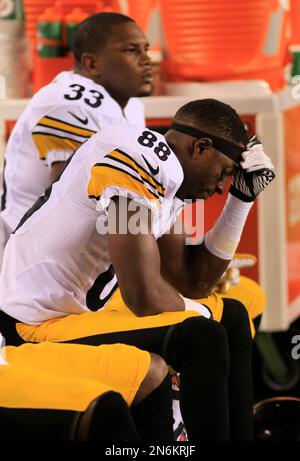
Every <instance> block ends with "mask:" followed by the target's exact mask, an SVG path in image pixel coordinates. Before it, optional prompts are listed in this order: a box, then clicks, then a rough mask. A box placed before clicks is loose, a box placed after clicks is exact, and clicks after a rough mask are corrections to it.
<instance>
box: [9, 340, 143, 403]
mask: <svg viewBox="0 0 300 461" xmlns="http://www.w3.org/2000/svg"><path fill="white" fill-rule="evenodd" d="M6 359H7V361H8V363H9V364H10V365H11V366H13V367H27V368H28V369H34V370H36V371H37V372H40V373H47V374H50V375H52V376H57V377H60V378H74V379H78V378H80V379H83V380H88V381H91V382H95V383H101V384H103V385H105V386H107V387H109V388H110V389H113V390H115V391H117V392H120V393H121V394H122V396H123V397H124V398H125V400H126V401H127V403H129V404H130V403H131V402H132V399H133V398H134V396H135V394H136V392H137V390H138V388H139V386H140V384H141V382H142V381H143V380H144V378H145V376H146V374H147V372H148V370H149V367H150V362H151V358H150V354H149V353H148V352H146V351H142V350H139V349H137V348H135V347H132V346H127V345H125V344H112V345H102V346H86V345H79V344H59V343H49V342H45V343H40V344H24V345H22V346H19V347H7V348H6Z"/></svg>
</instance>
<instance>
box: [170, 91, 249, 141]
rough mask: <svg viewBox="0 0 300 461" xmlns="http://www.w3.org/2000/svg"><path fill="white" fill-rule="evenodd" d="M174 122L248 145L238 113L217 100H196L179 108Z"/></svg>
mask: <svg viewBox="0 0 300 461" xmlns="http://www.w3.org/2000/svg"><path fill="white" fill-rule="evenodd" d="M173 120H174V122H181V123H182V122H183V123H184V122H187V123H192V124H193V125H194V126H195V127H199V125H200V128H202V129H203V131H208V132H210V130H211V134H215V135H217V136H220V137H223V138H225V139H227V140H229V141H236V142H238V143H239V142H241V143H243V144H244V145H246V144H247V143H248V140H249V139H248V136H247V132H246V130H245V126H244V124H243V122H242V120H241V119H240V117H239V115H238V113H237V112H236V111H235V110H234V109H233V108H232V107H231V106H229V105H228V104H224V103H223V102H221V101H218V100H217V99H197V100H196V101H191V102H188V103H187V104H185V105H184V106H182V107H180V109H179V110H178V111H177V112H176V114H175V116H174V118H173Z"/></svg>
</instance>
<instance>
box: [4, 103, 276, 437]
mask: <svg viewBox="0 0 300 461" xmlns="http://www.w3.org/2000/svg"><path fill="white" fill-rule="evenodd" d="M116 133H117V136H116ZM231 175H232V184H231V187H230V193H229V194H228V198H227V201H226V205H225V207H224V209H223V211H222V213H221V214H220V216H219V218H218V219H217V221H216V222H215V224H214V226H213V228H212V229H211V230H210V231H209V232H208V233H207V234H206V235H205V237H204V241H203V242H201V243H199V244H198V245H192V246H191V245H190V246H187V245H186V244H185V235H184V232H178V231H176V229H177V228H176V219H177V215H178V210H179V209H180V207H182V206H183V203H182V201H183V200H184V199H186V198H188V199H192V200H196V199H207V198H208V197H210V196H211V195H213V194H214V193H219V194H221V193H224V191H225V185H226V180H227V178H228V176H231ZM274 176H275V173H274V168H273V165H272V162H271V160H270V159H269V158H268V157H267V155H266V154H265V153H264V151H263V148H262V145H261V144H260V143H259V142H258V141H257V140H255V139H251V140H250V141H249V139H248V138H247V136H246V133H245V130H244V126H243V123H242V122H241V120H240V118H239V116H238V115H237V113H236V112H235V111H234V110H233V109H232V108H231V107H230V106H227V105H226V104H223V103H221V102H219V101H216V100H211V99H209V100H198V101H193V102H191V103H188V104H186V105H185V106H183V107H182V108H181V109H179V111H178V112H177V114H176V115H175V117H174V121H173V124H172V126H171V129H170V130H169V131H168V132H167V134H166V136H165V137H163V136H161V135H160V134H158V133H155V132H152V131H150V130H147V129H145V128H140V127H136V126H129V125H128V126H124V125H120V126H118V127H112V126H111V127H105V128H103V130H102V131H101V133H98V134H96V135H95V136H93V137H92V138H91V139H90V140H88V141H87V142H86V143H84V145H82V146H81V147H80V148H79V149H78V150H77V152H76V153H75V155H74V156H73V157H72V159H71V161H70V163H69V165H68V167H67V168H66V169H65V170H64V172H63V174H62V176H61V177H60V179H59V180H58V181H57V182H55V183H54V184H53V186H52V187H51V188H49V189H48V191H47V192H46V193H45V195H44V196H43V197H41V199H40V200H39V201H37V202H36V203H35V205H34V206H33V207H32V209H31V210H29V211H28V213H27V214H26V215H25V216H24V218H23V219H22V220H21V222H20V224H19V226H18V228H17V230H16V232H15V233H14V234H13V235H12V236H11V238H10V240H9V242H8V245H7V248H6V251H5V256H4V264H3V271H2V277H1V287H0V292H1V307H2V309H3V312H2V313H1V321H2V325H3V328H4V327H5V329H6V332H5V335H6V339H7V340H8V341H10V342H12V343H13V342H18V341H22V340H23V341H34V342H40V341H45V340H50V341H60V342H61V341H66V342H68V341H71V342H79V343H83V344H97V345H99V344H103V343H114V342H121V343H128V344H133V345H136V346H138V347H140V348H141V349H145V350H148V351H150V352H154V353H157V354H159V355H161V356H162V357H163V358H164V359H165V361H166V362H167V363H168V365H170V366H171V367H172V368H173V369H174V370H176V371H178V372H180V373H181V393H180V404H181V410H182V414H183V418H184V423H185V426H186V428H187V432H188V436H189V439H190V440H228V439H229V438H230V440H249V439H251V432H252V392H251V382H252V379H251V334H250V326H249V319H248V315H247V312H246V310H245V309H244V306H243V305H242V304H241V303H239V302H238V301H234V300H231V299H226V300H223V303H222V305H221V306H220V305H219V304H218V303H216V304H215V305H214V304H213V303H212V304H209V298H206V299H207V302H206V301H205V300H203V297H206V296H208V295H209V294H210V292H211V289H212V288H213V287H214V286H215V284H216V282H217V280H218V279H219V278H220V276H221V275H222V274H223V272H224V270H225V269H226V267H227V265H228V263H229V262H230V260H231V259H232V257H233V255H234V253H235V250H236V247H237V245H238V242H239V239H240V236H241V233H242V230H243V227H244V224H245V221H246V219H247V215H248V213H249V211H250V209H251V207H252V204H253V202H254V200H255V199H256V197H257V195H258V194H259V193H260V192H262V191H263V190H264V189H265V187H266V186H267V185H268V184H269V182H270V181H272V179H274ZM172 202H173V204H174V206H173V207H170V203H171V204H172ZM124 204H125V206H124ZM135 207H138V209H139V211H140V212H141V214H140V215H139V217H138V220H137V221H138V222H139V226H138V231H137V232H136V230H137V226H133V227H132V222H133V223H134V221H135V218H136V216H135V215H136V209H135ZM122 213H125V220H122V219H121V218H122ZM116 216H117V217H118V220H117V221H114V219H113V218H115V217H116ZM119 219H121V221H119ZM124 222H125V229H124ZM110 224H112V227H109V226H110ZM114 226H115V227H114ZM174 226H175V227H174ZM174 229H175V230H174ZM116 283H118V285H119V287H120V291H121V294H122V298H121V297H120V296H118V295H117V296H115V295H116V293H118V292H115V294H114V295H113V293H114V291H115V290H116V286H117V285H116ZM179 293H180V294H179ZM191 298H192V299H191ZM199 300H200V302H199ZM205 304H207V305H209V307H207V306H206V305H205ZM212 315H213V319H214V320H212V319H211V316H212ZM218 322H220V323H218ZM229 357H230V365H229ZM198 378H199V379H198ZM227 383H228V386H227Z"/></svg>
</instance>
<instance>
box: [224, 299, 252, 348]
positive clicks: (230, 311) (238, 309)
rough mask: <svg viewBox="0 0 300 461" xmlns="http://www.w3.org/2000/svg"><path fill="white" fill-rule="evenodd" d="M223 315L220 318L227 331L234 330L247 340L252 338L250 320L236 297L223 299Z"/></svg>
mask: <svg viewBox="0 0 300 461" xmlns="http://www.w3.org/2000/svg"><path fill="white" fill-rule="evenodd" d="M223 304H224V306H223V315H222V319H221V323H222V325H224V327H225V329H226V331H227V333H228V331H229V330H236V331H237V332H238V333H239V334H240V335H243V337H244V338H245V339H247V340H249V341H251V340H252V336H251V329H250V321H249V315H248V312H247V309H246V308H245V306H244V305H243V304H242V303H241V302H240V301H238V300H236V299H231V298H226V299H223Z"/></svg>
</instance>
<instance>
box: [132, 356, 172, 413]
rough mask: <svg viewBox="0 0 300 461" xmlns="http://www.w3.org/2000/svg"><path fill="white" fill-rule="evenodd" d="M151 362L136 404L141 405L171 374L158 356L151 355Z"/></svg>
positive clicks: (137, 395)
mask: <svg viewBox="0 0 300 461" xmlns="http://www.w3.org/2000/svg"><path fill="white" fill-rule="evenodd" d="M150 355H151V362H150V366H149V369H148V372H147V374H146V376H145V378H144V380H143V381H142V383H141V385H140V387H139V390H138V392H137V394H136V397H135V399H134V403H135V404H136V403H139V402H140V401H141V400H143V399H144V398H146V397H147V396H148V395H149V394H150V393H151V392H153V391H154V390H155V389H157V388H158V387H159V386H160V385H161V383H162V382H163V381H164V380H165V379H166V377H167V375H168V374H169V368H168V366H167V364H166V362H165V361H164V360H163V359H162V358H161V357H160V356H159V355H157V354H150Z"/></svg>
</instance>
